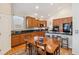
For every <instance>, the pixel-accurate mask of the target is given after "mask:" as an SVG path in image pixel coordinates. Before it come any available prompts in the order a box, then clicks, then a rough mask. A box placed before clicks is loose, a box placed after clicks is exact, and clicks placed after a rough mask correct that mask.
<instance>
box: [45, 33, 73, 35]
mask: <svg viewBox="0 0 79 59" xmlns="http://www.w3.org/2000/svg"><path fill="white" fill-rule="evenodd" d="M46 33H49V34H62V35H72V34H71V33H65V32H46Z"/></svg>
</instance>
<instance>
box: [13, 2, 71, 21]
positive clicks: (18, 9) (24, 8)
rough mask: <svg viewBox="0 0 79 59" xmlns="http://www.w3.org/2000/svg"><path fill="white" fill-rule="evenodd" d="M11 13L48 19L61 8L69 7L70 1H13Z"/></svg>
mask: <svg viewBox="0 0 79 59" xmlns="http://www.w3.org/2000/svg"><path fill="white" fill-rule="evenodd" d="M12 7H13V14H14V15H17V16H34V17H37V18H44V19H48V18H50V17H52V16H53V15H54V14H56V13H57V12H59V11H60V10H61V9H63V8H70V7H71V4H70V3H54V4H53V3H13V4H12Z"/></svg>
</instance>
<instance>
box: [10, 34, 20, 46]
mask: <svg viewBox="0 0 79 59" xmlns="http://www.w3.org/2000/svg"><path fill="white" fill-rule="evenodd" d="M20 39H21V38H20V36H19V35H14V36H12V37H11V46H12V47H13V46H17V45H18V44H20Z"/></svg>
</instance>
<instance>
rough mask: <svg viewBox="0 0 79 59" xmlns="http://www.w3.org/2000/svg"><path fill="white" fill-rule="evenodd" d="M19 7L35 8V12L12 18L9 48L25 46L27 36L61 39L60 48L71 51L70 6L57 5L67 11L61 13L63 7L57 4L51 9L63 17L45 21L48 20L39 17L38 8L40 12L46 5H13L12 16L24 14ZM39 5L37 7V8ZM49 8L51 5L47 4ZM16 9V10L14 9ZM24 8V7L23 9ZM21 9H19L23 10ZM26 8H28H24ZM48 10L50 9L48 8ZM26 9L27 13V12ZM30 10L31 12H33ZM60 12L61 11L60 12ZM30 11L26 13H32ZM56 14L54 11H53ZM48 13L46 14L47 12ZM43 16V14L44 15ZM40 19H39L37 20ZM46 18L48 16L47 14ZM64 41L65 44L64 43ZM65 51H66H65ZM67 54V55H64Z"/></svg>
mask: <svg viewBox="0 0 79 59" xmlns="http://www.w3.org/2000/svg"><path fill="white" fill-rule="evenodd" d="M21 5H23V6H24V5H29V9H31V8H33V7H35V9H36V12H38V13H36V12H35V13H34V15H32V16H25V14H23V13H22V14H20V16H13V20H12V36H11V47H12V48H13V47H17V46H20V45H22V44H25V40H24V39H25V37H28V36H30V37H31V36H46V38H59V39H62V40H61V41H62V44H61V45H62V47H63V48H67V49H69V50H70V51H72V15H71V14H69V12H70V11H71V4H58V5H60V6H61V5H64V6H65V7H66V8H65V9H67V10H66V11H65V12H67V13H65V12H64V11H63V9H64V6H61V7H59V6H58V5H57V4H55V5H54V6H56V7H53V8H58V7H59V8H58V11H59V13H60V12H64V13H65V14H66V15H64V14H60V15H64V17H57V18H51V19H49V20H47V19H48V18H44V16H40V14H41V13H39V12H40V8H41V10H42V11H44V10H45V9H44V10H43V8H42V6H44V5H45V6H46V5H47V6H48V4H32V5H33V6H31V4H13V6H14V8H13V11H14V14H13V15H19V13H20V12H22V11H23V12H24V11H25V10H20V11H18V9H20V7H19V6H21ZM38 5H39V6H38ZM49 5H50V6H51V7H52V6H53V5H52V4H49ZM16 7H17V8H16ZM23 8H25V7H23ZM23 8H22V7H21V9H23ZM26 8H28V7H27V6H26ZM48 8H50V7H49V6H48ZM29 9H27V11H28V10H29ZM35 9H34V10H32V11H35ZM60 10H61V11H60ZM32 11H28V12H30V13H32ZM54 12H56V11H54ZM47 13H48V12H47ZM70 13H71V12H70ZM42 14H43V13H42ZM22 15H24V16H23V17H22ZM44 15H45V14H44ZM39 17H40V18H39ZM46 17H47V16H46ZM48 17H50V15H49V14H48ZM64 41H65V43H64ZM67 49H66V50H67ZM64 54H67V53H64Z"/></svg>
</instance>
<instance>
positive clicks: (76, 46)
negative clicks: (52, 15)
mask: <svg viewBox="0 0 79 59" xmlns="http://www.w3.org/2000/svg"><path fill="white" fill-rule="evenodd" d="M72 6H73V7H72V8H73V40H72V44H73V45H72V46H73V47H72V54H78V55H79V4H73V5H72Z"/></svg>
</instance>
